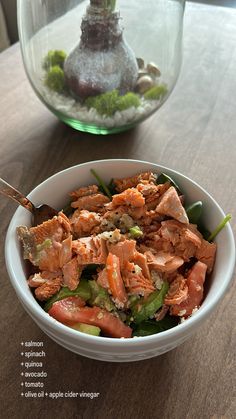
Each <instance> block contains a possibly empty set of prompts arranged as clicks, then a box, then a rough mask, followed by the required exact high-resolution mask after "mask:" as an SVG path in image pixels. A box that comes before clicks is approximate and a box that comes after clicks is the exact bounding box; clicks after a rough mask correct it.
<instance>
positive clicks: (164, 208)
mask: <svg viewBox="0 0 236 419" xmlns="http://www.w3.org/2000/svg"><path fill="white" fill-rule="evenodd" d="M156 212H158V213H159V214H162V215H166V216H167V217H171V218H174V219H175V220H177V221H179V222H180V223H184V224H188V223H189V220H188V216H187V214H186V211H185V209H184V207H183V205H182V203H181V201H180V198H179V196H178V194H177V192H176V189H175V188H174V187H173V186H171V187H170V188H169V189H167V191H166V192H165V193H164V194H163V195H162V197H161V200H160V202H159V204H158V205H157V207H156Z"/></svg>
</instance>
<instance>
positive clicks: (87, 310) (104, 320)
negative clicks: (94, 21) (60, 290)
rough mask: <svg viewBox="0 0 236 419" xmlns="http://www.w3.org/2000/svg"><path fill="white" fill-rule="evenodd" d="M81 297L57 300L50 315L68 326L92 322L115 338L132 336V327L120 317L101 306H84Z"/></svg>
mask: <svg viewBox="0 0 236 419" xmlns="http://www.w3.org/2000/svg"><path fill="white" fill-rule="evenodd" d="M84 304H85V303H84V301H83V300H82V299H81V298H79V297H69V298H64V299H63V300H60V301H57V302H56V303H54V304H53V306H52V307H51V308H50V310H49V311H48V313H49V314H50V316H52V317H54V319H56V320H58V321H59V322H61V323H63V324H66V325H67V326H73V325H74V324H75V323H85V324H91V325H93V326H97V327H100V329H101V330H102V331H103V333H104V334H105V335H107V336H110V337H113V338H122V337H123V338H130V337H131V334H132V329H131V328H130V327H128V326H126V325H125V324H124V323H123V322H122V321H121V320H120V319H119V318H118V317H116V316H114V315H113V314H111V313H109V312H108V311H106V310H104V309H101V308H99V307H83V305H84Z"/></svg>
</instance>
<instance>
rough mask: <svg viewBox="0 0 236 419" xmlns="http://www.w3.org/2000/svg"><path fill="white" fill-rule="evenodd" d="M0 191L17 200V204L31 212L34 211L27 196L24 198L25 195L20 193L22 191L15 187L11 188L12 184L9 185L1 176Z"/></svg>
mask: <svg viewBox="0 0 236 419" xmlns="http://www.w3.org/2000/svg"><path fill="white" fill-rule="evenodd" d="M0 193H1V194H2V195H5V196H7V197H9V198H11V199H13V200H14V201H16V202H18V204H20V205H22V207H24V208H26V209H27V210H28V211H30V212H32V214H33V213H34V211H35V206H34V204H33V203H32V202H31V201H30V200H29V199H28V198H26V196H24V195H22V193H20V192H19V191H17V189H15V188H13V186H11V185H9V183H7V182H6V181H5V180H3V179H2V178H0Z"/></svg>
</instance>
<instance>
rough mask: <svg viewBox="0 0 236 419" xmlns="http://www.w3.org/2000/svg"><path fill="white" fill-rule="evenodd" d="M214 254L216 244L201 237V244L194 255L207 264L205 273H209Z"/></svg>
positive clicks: (213, 261)
mask: <svg viewBox="0 0 236 419" xmlns="http://www.w3.org/2000/svg"><path fill="white" fill-rule="evenodd" d="M215 256H216V244H215V243H209V242H208V241H206V240H204V239H202V242H201V246H200V247H199V248H198V249H197V251H196V254H195V257H196V258H197V259H198V260H199V261H200V262H203V263H205V264H206V265H207V273H211V272H212V269H213V266H214V263H215Z"/></svg>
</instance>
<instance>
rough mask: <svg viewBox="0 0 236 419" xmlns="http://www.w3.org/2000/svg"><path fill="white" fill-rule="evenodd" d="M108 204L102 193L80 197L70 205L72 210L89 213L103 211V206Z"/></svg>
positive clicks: (107, 199)
mask: <svg viewBox="0 0 236 419" xmlns="http://www.w3.org/2000/svg"><path fill="white" fill-rule="evenodd" d="M108 202H110V200H109V198H108V197H107V196H105V195H103V194H102V193H97V194H93V195H88V196H82V197H81V198H78V199H77V200H76V201H73V202H72V203H71V206H72V208H77V209H79V210H87V211H91V212H101V211H104V204H107V203H108Z"/></svg>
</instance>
